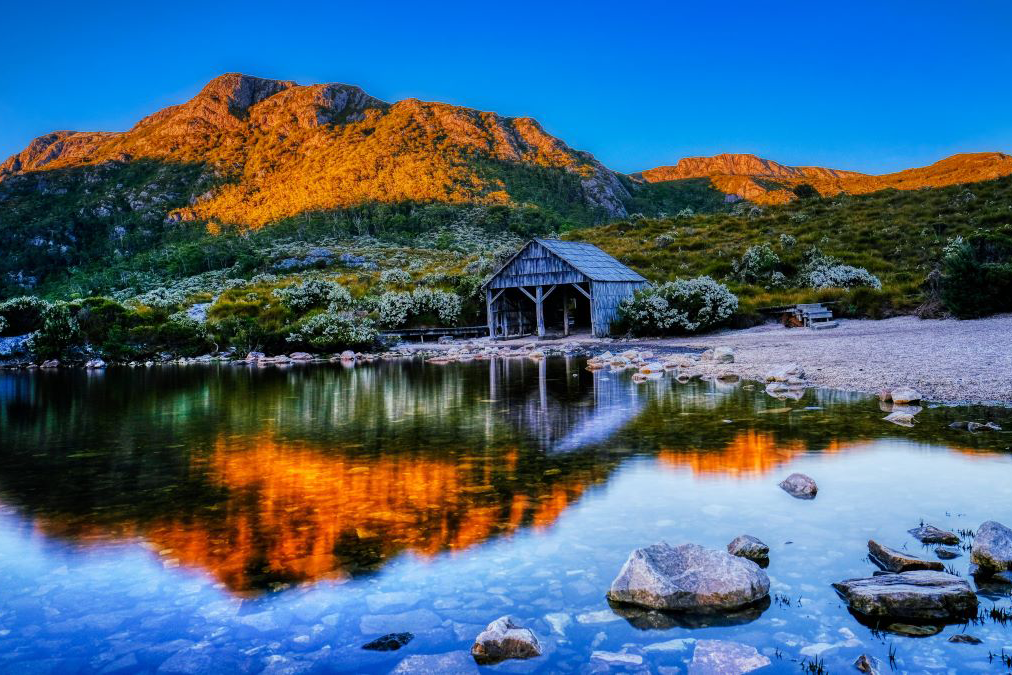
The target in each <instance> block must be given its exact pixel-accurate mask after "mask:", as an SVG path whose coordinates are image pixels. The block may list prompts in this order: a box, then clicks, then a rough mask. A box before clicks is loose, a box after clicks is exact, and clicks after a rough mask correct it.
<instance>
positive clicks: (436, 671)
mask: <svg viewBox="0 0 1012 675" xmlns="http://www.w3.org/2000/svg"><path fill="white" fill-rule="evenodd" d="M391 673H393V675H401V674H403V675H409V674H410V675H421V674H423V673H424V674H426V675H462V674H464V673H466V674H468V675H476V674H477V673H478V667H477V666H476V665H474V659H472V658H471V657H470V656H468V654H467V652H464V651H456V652H446V653H444V654H413V655H412V656H409V657H407V658H406V659H404V660H403V661H401V662H400V663H398V664H397V667H396V668H394V669H393V670H392V671H391Z"/></svg>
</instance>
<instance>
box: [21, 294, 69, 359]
mask: <svg viewBox="0 0 1012 675" xmlns="http://www.w3.org/2000/svg"><path fill="white" fill-rule="evenodd" d="M80 338H81V335H80V327H79V326H78V324H77V319H75V318H74V315H73V313H72V312H71V307H70V305H68V304H67V303H65V302H58V303H55V304H52V305H49V306H48V307H46V309H45V310H44V311H43V312H42V325H41V326H40V327H39V329H38V330H37V331H35V332H34V333H33V334H32V336H31V337H30V338H29V339H28V343H27V344H26V345H25V346H26V348H27V349H28V351H29V352H32V353H33V354H35V356H36V357H37V358H42V359H52V358H60V357H64V356H66V354H67V352H68V350H69V349H70V347H72V346H74V345H77V344H78V343H79V340H80Z"/></svg>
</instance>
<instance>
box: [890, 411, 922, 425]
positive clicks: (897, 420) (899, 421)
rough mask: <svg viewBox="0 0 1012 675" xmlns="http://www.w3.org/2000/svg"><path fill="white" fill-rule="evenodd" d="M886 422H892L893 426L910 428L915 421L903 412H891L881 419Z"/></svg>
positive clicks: (911, 416)
mask: <svg viewBox="0 0 1012 675" xmlns="http://www.w3.org/2000/svg"><path fill="white" fill-rule="evenodd" d="M882 419H883V420H885V421H886V422H892V423H893V424H895V425H897V426H901V427H912V426H914V422H915V421H916V419H915V418H914V416H913V415H911V414H910V413H905V412H892V413H889V414H888V415H886V416H885V417H883V418H882Z"/></svg>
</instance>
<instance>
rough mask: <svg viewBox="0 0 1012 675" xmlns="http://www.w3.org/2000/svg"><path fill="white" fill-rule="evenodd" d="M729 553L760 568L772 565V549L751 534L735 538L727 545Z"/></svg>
mask: <svg viewBox="0 0 1012 675" xmlns="http://www.w3.org/2000/svg"><path fill="white" fill-rule="evenodd" d="M727 552H728V553H730V554H731V555H736V556H738V557H739V558H748V559H749V560H751V561H752V562H754V563H755V564H757V565H759V566H760V567H766V566H767V565H769V564H770V547H769V546H767V545H766V544H764V543H763V542H762V541H760V540H759V539H757V538H755V537H753V536H752V535H750V534H743V535H740V536H738V537H735V538H734V540H733V541H732V542H731V543H730V544H728V545H727Z"/></svg>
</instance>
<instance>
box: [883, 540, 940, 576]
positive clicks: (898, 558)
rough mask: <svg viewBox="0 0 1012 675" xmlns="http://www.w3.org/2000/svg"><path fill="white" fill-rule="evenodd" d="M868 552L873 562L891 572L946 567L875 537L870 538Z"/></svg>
mask: <svg viewBox="0 0 1012 675" xmlns="http://www.w3.org/2000/svg"><path fill="white" fill-rule="evenodd" d="M868 553H869V554H870V555H871V558H872V562H874V563H876V564H877V565H878V566H879V567H881V568H882V569H884V570H889V571H890V572H910V571H913V570H937V571H939V572H940V571H942V570H943V569H945V568H944V567H943V565H942V563H940V562H938V561H935V560H925V559H924V558H919V557H917V556H915V555H911V554H909V553H903V552H902V551H897V550H896V549H894V548H889V547H888V546H883V545H882V544H880V543H878V542H877V541H875V540H874V539H869V540H868Z"/></svg>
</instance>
